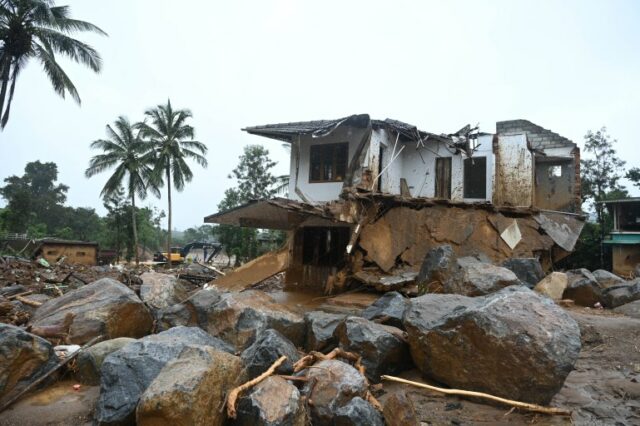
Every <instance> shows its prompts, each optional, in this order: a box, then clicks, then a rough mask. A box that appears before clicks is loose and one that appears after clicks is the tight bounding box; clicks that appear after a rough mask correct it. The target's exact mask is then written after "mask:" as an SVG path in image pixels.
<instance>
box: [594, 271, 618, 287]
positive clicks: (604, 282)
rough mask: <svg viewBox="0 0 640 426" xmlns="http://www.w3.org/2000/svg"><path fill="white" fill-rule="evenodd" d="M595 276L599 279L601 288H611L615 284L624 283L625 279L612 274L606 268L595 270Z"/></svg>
mask: <svg viewBox="0 0 640 426" xmlns="http://www.w3.org/2000/svg"><path fill="white" fill-rule="evenodd" d="M593 277H594V278H595V279H596V281H598V284H600V287H601V288H609V287H613V286H614V285H620V284H624V283H625V281H624V280H623V279H622V278H620V277H619V276H617V275H616V274H612V273H611V272H609V271H605V270H604V269H597V270H595V271H593Z"/></svg>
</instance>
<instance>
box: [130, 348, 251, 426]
mask: <svg viewBox="0 0 640 426" xmlns="http://www.w3.org/2000/svg"><path fill="white" fill-rule="evenodd" d="M241 371H242V362H241V361H240V359H239V358H238V357H237V356H234V355H231V354H228V353H226V352H222V351H219V350H216V349H214V348H212V347H209V346H190V347H185V348H184V349H183V350H182V352H181V353H180V355H179V356H178V357H177V358H176V359H173V360H171V361H169V362H168V363H167V364H166V365H165V366H164V367H163V368H162V370H161V371H160V373H159V374H158V375H157V376H156V378H155V379H154V380H153V381H152V382H151V384H150V385H149V387H147V389H146V390H145V391H144V393H143V394H142V396H141V397H140V402H139V403H138V407H137V409H136V424H138V425H140V426H143V425H158V424H166V425H176V426H180V425H183V426H190V425H202V426H205V425H207V426H208V425H213V426H222V425H223V424H224V423H225V420H226V418H225V412H224V411H221V410H220V407H222V405H223V404H224V402H225V397H226V394H227V392H229V391H230V390H231V389H232V388H233V387H235V386H236V385H238V384H239V382H240V380H241V379H242V376H241Z"/></svg>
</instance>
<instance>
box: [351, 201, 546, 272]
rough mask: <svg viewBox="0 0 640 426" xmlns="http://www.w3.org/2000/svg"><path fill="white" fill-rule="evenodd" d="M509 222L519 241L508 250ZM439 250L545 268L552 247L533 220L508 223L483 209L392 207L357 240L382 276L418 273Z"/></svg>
mask: <svg viewBox="0 0 640 426" xmlns="http://www.w3.org/2000/svg"><path fill="white" fill-rule="evenodd" d="M513 221H515V222H516V223H517V226H518V228H519V230H520V233H521V234H522V238H521V240H520V241H519V242H518V244H517V245H516V246H515V247H514V248H513V249H511V248H510V247H509V246H508V245H507V243H506V242H505V241H504V240H503V239H502V238H501V237H500V234H501V233H502V232H503V231H504V229H505V228H506V227H507V226H509V225H511V224H512V223H513ZM442 244H450V245H451V246H452V247H453V249H454V251H455V252H456V253H457V254H458V255H460V256H480V257H483V258H485V259H488V260H490V261H492V262H494V263H496V264H499V263H501V262H502V261H503V260H505V259H507V258H510V257H539V258H540V259H541V261H542V262H543V264H549V262H548V261H546V260H548V259H546V258H549V257H550V256H551V248H552V247H553V245H554V242H553V240H552V239H551V237H549V236H548V235H546V234H544V233H543V232H541V230H540V225H538V223H537V222H536V221H535V220H534V219H533V217H531V216H518V217H507V216H505V215H503V214H501V213H498V212H493V211H489V210H485V209H478V208H458V207H447V206H433V207H426V208H422V209H420V210H416V209H412V208H409V207H394V208H392V209H390V210H389V211H388V212H386V213H385V214H384V216H382V217H381V218H380V219H378V220H377V221H375V222H374V223H369V224H366V225H365V226H364V227H363V230H362V233H361V235H360V240H359V248H360V249H361V250H362V251H363V252H364V253H365V254H366V255H365V257H364V259H365V261H369V262H374V263H375V264H377V265H378V266H379V267H380V269H382V270H383V271H384V272H389V271H391V270H393V269H394V268H397V267H409V268H411V269H414V270H418V269H419V268H420V265H421V264H422V261H423V259H424V256H425V255H426V253H427V252H428V251H429V250H430V249H432V248H434V247H436V246H439V245H442Z"/></svg>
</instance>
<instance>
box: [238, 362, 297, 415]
mask: <svg viewBox="0 0 640 426" xmlns="http://www.w3.org/2000/svg"><path fill="white" fill-rule="evenodd" d="M286 360H287V357H286V356H285V355H282V356H281V357H280V358H278V359H277V360H276V362H274V363H273V364H271V367H269V368H268V369H267V371H265V372H264V373H262V374H261V375H259V376H258V377H256V378H255V379H252V380H249V381H248V382H246V383H244V384H242V385H240V386H238V387H236V388H233V389H231V392H229V395H228V396H227V416H228V417H229V418H231V419H235V418H236V414H237V413H236V400H237V399H238V396H239V395H240V393H241V392H243V391H245V390H247V389H250V388H252V387H253V386H255V385H257V384H258V383H260V382H261V381H263V380H264V379H266V378H267V377H269V376H270V375H272V374H273V373H274V372H275V371H276V369H277V368H278V367H280V365H282V363H283V362H285V361H286Z"/></svg>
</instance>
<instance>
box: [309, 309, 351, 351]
mask: <svg viewBox="0 0 640 426" xmlns="http://www.w3.org/2000/svg"><path fill="white" fill-rule="evenodd" d="M344 318H345V315H342V314H330V313H327V312H322V311H311V312H307V313H306V314H305V316H304V321H305V325H306V329H307V334H306V343H305V348H306V349H307V351H324V350H326V349H328V348H330V347H332V346H335V344H336V340H335V339H334V337H333V332H334V331H335V329H336V327H337V326H338V324H340V322H341V321H342V320H343V319H344Z"/></svg>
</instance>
